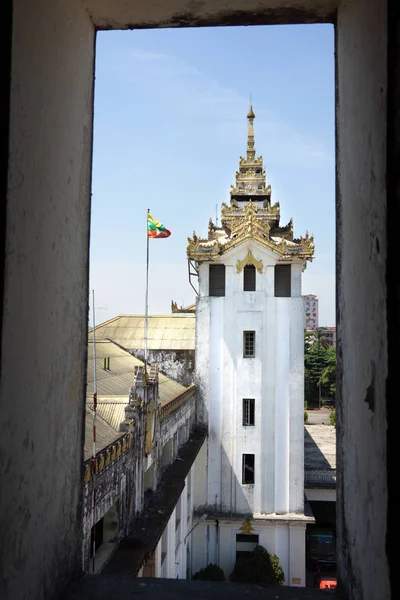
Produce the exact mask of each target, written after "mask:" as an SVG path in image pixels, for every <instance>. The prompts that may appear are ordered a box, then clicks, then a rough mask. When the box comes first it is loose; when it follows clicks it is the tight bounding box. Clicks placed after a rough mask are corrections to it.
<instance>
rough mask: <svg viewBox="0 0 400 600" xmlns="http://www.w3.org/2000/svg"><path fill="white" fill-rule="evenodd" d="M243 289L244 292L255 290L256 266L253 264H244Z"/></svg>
mask: <svg viewBox="0 0 400 600" xmlns="http://www.w3.org/2000/svg"><path fill="white" fill-rule="evenodd" d="M243 290H244V291H245V292H255V291H256V268H255V266H254V265H246V266H245V268H244V269H243Z"/></svg>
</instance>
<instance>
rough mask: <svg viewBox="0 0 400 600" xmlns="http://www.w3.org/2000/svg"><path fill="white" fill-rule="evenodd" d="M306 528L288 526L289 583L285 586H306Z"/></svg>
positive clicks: (303, 526)
mask: <svg viewBox="0 0 400 600" xmlns="http://www.w3.org/2000/svg"><path fill="white" fill-rule="evenodd" d="M305 536H306V526H305V525H290V526H289V548H290V551H289V575H288V578H289V581H287V585H292V586H296V587H305V585H306V541H305Z"/></svg>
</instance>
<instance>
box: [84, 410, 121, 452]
mask: <svg viewBox="0 0 400 600" xmlns="http://www.w3.org/2000/svg"><path fill="white" fill-rule="evenodd" d="M121 435H124V434H123V433H117V432H116V431H115V429H113V428H112V427H111V426H110V425H109V424H108V423H106V422H105V421H103V419H102V418H101V417H99V415H98V414H97V415H96V454H97V452H99V451H100V450H103V448H105V447H106V446H108V445H109V444H112V442H114V441H115V440H117V439H118V438H119V437H121ZM84 452H85V461H86V460H88V458H90V457H91V456H93V411H92V409H91V408H89V407H88V406H86V419H85V448H84Z"/></svg>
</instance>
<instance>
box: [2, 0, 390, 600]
mask: <svg viewBox="0 0 400 600" xmlns="http://www.w3.org/2000/svg"><path fill="white" fill-rule="evenodd" d="M389 1H390V4H392V0H389ZM337 4H339V2H335V1H334V0H233V1H232V2H231V1H230V0H229V1H228V0H204V2H201V3H194V2H189V0H188V1H187V2H186V0H171V1H170V2H164V3H160V2H158V1H155V0H147V2H142V1H139V0H138V1H136V2H134V1H133V0H113V1H111V0H84V1H83V0H82V1H81V0H52V1H51V2H49V1H48V0H14V2H13V7H14V14H13V21H14V23H13V43H12V52H13V54H12V73H11V75H12V86H11V114H10V117H11V122H10V144H9V149H10V156H9V159H8V160H9V165H8V168H9V177H8V197H7V219H8V222H7V236H6V257H5V275H4V315H3V323H2V360H1V384H0V385H1V387H0V393H1V396H0V450H1V453H0V476H1V483H2V485H1V489H0V494H1V503H0V515H1V517H0V518H1V530H0V539H1V540H2V542H3V540H7V542H6V543H4V542H3V543H2V546H1V548H0V597H1V598H2V600H3V598H4V599H5V600H25V599H27V598H29V599H30V600H36V599H39V598H51V597H52V592H53V591H54V590H58V589H61V588H62V586H63V584H64V582H65V581H67V580H68V579H69V578H70V577H71V576H72V575H73V574H74V573H76V572H78V571H79V569H80V567H81V516H82V515H81V502H82V500H81V492H82V464H83V460H82V449H83V412H84V389H85V373H84V369H85V364H86V360H85V353H86V331H87V316H88V314H87V313H88V244H89V202H90V161H91V136H92V114H91V113H92V100H93V98H92V83H93V82H92V69H93V56H94V28H93V26H92V23H91V20H90V17H92V18H93V21H94V23H95V24H96V25H98V26H100V27H104V28H107V27H111V28H113V27H114V28H115V27H134V26H135V24H136V25H137V24H138V23H139V24H140V25H141V26H143V27H146V26H153V25H154V26H156V25H157V24H159V23H161V24H163V25H167V26H168V25H170V26H179V25H196V24H201V25H216V24H225V25H226V24H235V25H238V24H246V23H247V24H248V23H254V24H258V25H261V24H263V23H265V24H267V23H276V22H280V23H296V22H297V23H298V22H316V21H318V20H330V19H332V18H333V15H334V11H335V7H336V5H337ZM386 6H387V2H385V1H384V0H364V1H362V0H342V2H340V7H339V11H338V15H337V23H338V25H337V47H336V51H337V54H336V58H337V90H338V103H337V152H338V212H337V217H338V218H337V236H338V237H337V239H338V243H337V261H338V271H337V279H338V288H337V299H338V360H339V371H340V372H341V374H342V376H343V379H342V382H343V383H342V385H341V386H339V387H340V390H339V396H340V400H339V408H338V432H339V439H338V528H339V569H340V578H341V580H342V584H343V586H342V589H343V593H344V595H345V596H347V597H348V598H349V599H351V600H357V599H358V598H363V600H370V599H371V600H376V599H377V598H379V600H382V599H384V598H389V597H390V593H391V592H390V582H389V579H388V566H389V563H388V558H387V555H386V550H385V536H386V515H387V456H386V441H387V438H386V435H387V433H386V426H387V424H386V414H385V410H386V400H387V399H386V396H385V394H386V390H385V378H386V375H387V355H386V352H387V339H386V335H387V332H386V323H385V320H384V307H385V304H386V300H387V296H386V288H385V266H386V262H385V261H386V248H387V239H386V231H385V228H386V181H385V176H386V173H385V169H386V166H385V165H386V118H387V117H386V85H387V82H386V71H387V69H386V46H387V25H386ZM230 11H231V12H230ZM395 17H396V19H397V23H398V12H397V13H395ZM392 32H393V33H392V35H393V37H394V36H395V35H398V34H397V30H396V29H395V28H394V27H393V28H392ZM395 48H397V51H398V46H395ZM396 59H397V61H398V55H397V57H396ZM391 97H392V98H393V97H394V95H392V96H391ZM391 114H392V115H393V116H394V115H395V114H396V110H395V107H392V113H391ZM1 115H2V117H4V112H2V113H1ZM393 118H394V117H393ZM391 125H393V127H390V128H389V131H390V132H391V135H392V136H393V135H394V134H393V131H395V129H394V125H395V123H394V122H393V123H391ZM396 131H398V129H397V130H396ZM395 141H396V140H395ZM2 165H3V168H4V165H5V168H7V160H6V161H4V160H3V162H2ZM388 202H394V200H393V198H390V197H388ZM389 231H390V232H391V233H390V235H391V236H392V238H393V239H394V237H395V234H396V235H397V232H395V231H393V229H391V230H390V229H389ZM390 241H391V240H389V242H390ZM396 243H397V242H396ZM391 247H392V249H393V248H394V249H395V244H392V246H391ZM392 266H393V263H392ZM395 266H396V268H397V272H398V259H397V258H396V263H395ZM393 269H394V266H393ZM391 289H392V288H391ZM396 293H397V292H396V291H395V289H394V288H393V289H392V295H393V298H392V300H393V309H392V312H391V314H392V315H393V316H394V318H393V322H392V323H391V324H390V327H394V328H395V330H396V328H397V331H398V323H397V321H396V322H395V318H397V319H398V312H396V307H397V311H398V297H397V296H396ZM389 300H390V298H389ZM389 329H390V328H389ZM398 339H399V336H398V337H397V340H398ZM389 477H390V475H389ZM393 528H394V523H393Z"/></svg>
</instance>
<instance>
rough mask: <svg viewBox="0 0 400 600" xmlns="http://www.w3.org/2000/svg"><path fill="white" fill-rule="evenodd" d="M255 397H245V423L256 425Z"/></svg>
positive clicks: (246, 424) (246, 425) (245, 424)
mask: <svg viewBox="0 0 400 600" xmlns="http://www.w3.org/2000/svg"><path fill="white" fill-rule="evenodd" d="M254 424H255V422H254V398H243V425H244V426H245V427H248V426H249V425H254Z"/></svg>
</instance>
